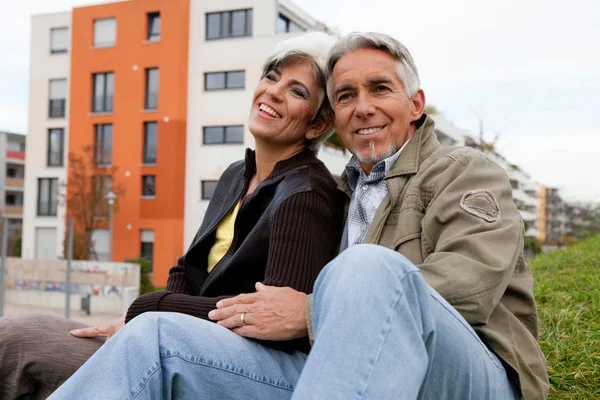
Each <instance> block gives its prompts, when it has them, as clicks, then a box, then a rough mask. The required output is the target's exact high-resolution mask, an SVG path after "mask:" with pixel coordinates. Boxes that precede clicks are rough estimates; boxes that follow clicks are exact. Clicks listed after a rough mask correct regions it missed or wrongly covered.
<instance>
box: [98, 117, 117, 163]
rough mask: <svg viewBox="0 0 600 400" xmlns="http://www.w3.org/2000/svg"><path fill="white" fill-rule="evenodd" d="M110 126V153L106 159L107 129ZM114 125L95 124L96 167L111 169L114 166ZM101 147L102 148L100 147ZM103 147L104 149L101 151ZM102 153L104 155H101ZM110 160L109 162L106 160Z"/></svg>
mask: <svg viewBox="0 0 600 400" xmlns="http://www.w3.org/2000/svg"><path fill="white" fill-rule="evenodd" d="M107 126H110V153H109V156H108V157H106V154H104V152H103V151H104V150H105V141H106V136H107V131H106V127H107ZM113 130H114V128H113V124H95V125H94V163H95V165H96V167H110V166H111V165H112V151H113V147H114V146H113V136H114V135H113ZM100 145H101V146H100ZM100 147H102V149H100ZM101 151H102V154H101V153H100V152H101ZM106 158H108V161H107V160H106Z"/></svg>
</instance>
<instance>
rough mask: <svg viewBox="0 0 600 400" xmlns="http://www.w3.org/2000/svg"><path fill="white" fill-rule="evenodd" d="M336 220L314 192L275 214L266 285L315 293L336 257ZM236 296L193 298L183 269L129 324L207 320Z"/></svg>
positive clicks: (145, 299) (135, 306) (134, 310)
mask: <svg viewBox="0 0 600 400" xmlns="http://www.w3.org/2000/svg"><path fill="white" fill-rule="evenodd" d="M337 219H341V218H337ZM337 219H336V216H335V215H334V213H333V212H332V211H330V210H329V207H328V206H327V203H326V201H325V200H324V199H323V198H322V197H320V196H319V195H317V194H315V193H313V192H301V193H298V194H295V195H293V196H291V197H290V198H288V199H287V200H285V201H284V202H283V203H282V204H281V206H280V207H279V208H278V209H277V210H276V211H275V214H274V216H273V221H272V223H271V231H270V234H269V257H268V261H267V267H266V270H265V279H264V281H263V283H264V284H265V285H273V286H289V287H291V288H293V289H295V290H298V291H302V292H305V293H310V292H312V285H313V283H314V282H315V280H316V279H317V275H318V274H319V272H320V271H321V269H322V268H323V267H324V266H325V264H326V263H327V262H329V261H330V260H331V259H333V257H334V256H335V252H336V249H337V239H338V237H339V232H337V233H336V234H333V233H332V232H335V231H336V230H339V226H340V221H338V220H337ZM180 263H181V259H180ZM172 277H173V279H171V278H172ZM184 282H187V284H186V283H184ZM182 288H185V290H181V289H182ZM169 289H173V291H170V290H169ZM175 290H177V291H175ZM237 294H239V293H233V294H228V295H223V296H219V297H203V296H195V295H194V293H193V289H191V285H190V283H189V281H187V276H186V275H185V271H184V269H183V266H182V265H178V266H177V267H174V268H172V269H171V271H170V273H169V282H168V283H167V288H166V290H165V291H164V292H156V293H149V294H146V295H144V296H140V297H138V298H137V299H136V300H135V301H134V302H133V303H132V305H131V306H130V307H129V310H128V311H127V316H126V319H125V321H126V322H129V321H131V320H132V319H133V318H135V317H136V316H138V315H140V314H142V313H144V312H148V311H170V312H180V313H184V314H188V315H192V316H194V317H198V318H202V319H206V320H208V313H209V312H210V311H211V310H214V309H215V308H216V304H217V302H218V301H219V300H221V299H225V298H228V297H233V296H235V295H237Z"/></svg>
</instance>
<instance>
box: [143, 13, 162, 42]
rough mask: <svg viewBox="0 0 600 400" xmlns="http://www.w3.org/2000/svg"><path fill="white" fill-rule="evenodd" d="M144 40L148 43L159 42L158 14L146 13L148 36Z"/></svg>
mask: <svg viewBox="0 0 600 400" xmlns="http://www.w3.org/2000/svg"><path fill="white" fill-rule="evenodd" d="M146 39H147V40H148V41H149V42H158V41H159V40H160V13H159V12H153V13H148V34H147V37H146Z"/></svg>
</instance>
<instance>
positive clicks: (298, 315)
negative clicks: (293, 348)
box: [208, 282, 308, 340]
mask: <svg viewBox="0 0 600 400" xmlns="http://www.w3.org/2000/svg"><path fill="white" fill-rule="evenodd" d="M305 302H306V294H305V293H302V292H298V291H296V290H294V289H292V288H289V287H275V286H265V285H263V284H262V283H260V282H258V283H257V284H256V293H248V294H240V295H239V296H236V297H232V298H230V299H225V300H221V301H219V302H218V303H217V309H216V310H212V311H211V312H210V313H209V314H208V317H209V318H210V319H212V320H213V321H217V323H218V324H219V325H221V326H224V327H226V328H229V329H231V330H232V331H233V332H235V333H237V334H238V335H240V336H245V337H250V338H255V339H263V340H290V339H297V338H301V337H304V336H306V335H308V328H307V327H306V314H305V312H304V303H305ZM242 313H243V314H244V322H245V324H242V319H241V315H242Z"/></svg>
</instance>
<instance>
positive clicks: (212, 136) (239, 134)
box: [203, 125, 244, 144]
mask: <svg viewBox="0 0 600 400" xmlns="http://www.w3.org/2000/svg"><path fill="white" fill-rule="evenodd" d="M203 136H204V137H203V143H204V144H221V143H227V144H233V143H236V144H243V143H244V126H243V125H229V126H205V127H204V135H203Z"/></svg>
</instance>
